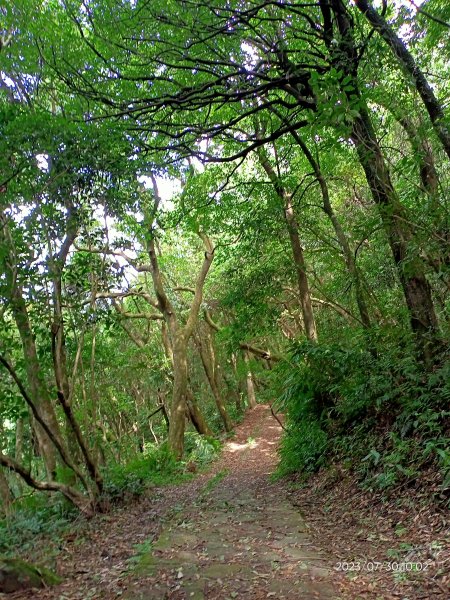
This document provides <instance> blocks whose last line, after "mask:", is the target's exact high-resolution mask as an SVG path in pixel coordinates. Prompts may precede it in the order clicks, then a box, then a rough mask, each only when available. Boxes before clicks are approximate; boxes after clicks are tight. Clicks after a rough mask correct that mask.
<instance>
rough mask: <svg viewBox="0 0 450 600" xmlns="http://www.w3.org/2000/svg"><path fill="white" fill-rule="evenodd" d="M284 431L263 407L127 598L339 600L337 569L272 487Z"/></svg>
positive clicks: (168, 532) (139, 571) (141, 565)
mask: <svg viewBox="0 0 450 600" xmlns="http://www.w3.org/2000/svg"><path fill="white" fill-rule="evenodd" d="M280 430H281V428H280V426H279V425H278V423H277V422H276V421H275V420H274V419H273V417H272V416H271V414H270V411H269V409H268V408H267V407H264V406H259V407H257V408H256V409H255V410H254V411H252V413H251V414H249V416H248V418H246V421H245V423H244V424H243V425H241V426H240V427H239V428H238V429H237V435H236V437H235V438H234V439H233V440H232V441H230V442H228V443H227V445H226V447H225V449H224V451H223V453H222V456H221V458H220V459H219V460H218V461H217V462H216V463H215V465H214V468H213V470H212V471H211V472H210V473H209V474H208V476H206V477H205V483H204V485H203V487H202V489H201V491H200V492H199V493H198V495H197V496H196V497H193V498H192V499H191V500H190V501H189V502H188V503H187V504H186V505H185V507H184V509H183V510H182V511H181V512H180V513H178V514H176V515H175V516H174V517H173V519H172V521H171V522H169V523H167V524H166V525H165V527H164V528H163V530H162V532H161V534H160V536H159V538H158V539H157V540H155V541H154V542H153V543H152V544H151V546H149V548H148V549H146V551H143V552H142V551H141V552H140V553H139V555H138V556H137V558H136V563H137V564H136V567H135V573H134V578H133V582H132V583H131V586H128V587H127V591H126V594H125V596H124V597H125V598H127V600H147V599H148V600H153V599H164V598H172V599H174V600H178V599H180V600H181V599H192V600H201V599H204V598H205V599H208V600H213V599H223V600H228V599H232V598H238V599H244V600H259V599H262V598H274V599H276V600H282V599H286V600H288V599H289V600H291V599H292V600H294V599H297V598H298V599H300V598H301V599H303V600H309V599H317V598H320V599H324V600H328V599H337V598H339V596H338V593H337V591H336V590H335V589H334V586H333V565H332V562H331V560H330V558H328V557H327V555H326V553H324V552H323V551H321V550H320V549H319V548H316V547H314V546H313V544H312V542H311V540H310V538H309V536H308V531H307V524H306V523H305V520H304V518H303V517H302V515H301V514H300V513H299V512H297V511H296V509H295V508H294V507H292V505H291V504H290V503H289V502H288V501H287V500H286V499H285V493H284V490H283V485H282V484H280V483H279V482H271V481H270V474H271V473H272V472H273V470H274V469H275V467H276V463H277V455H276V448H277V444H278V440H279V436H280Z"/></svg>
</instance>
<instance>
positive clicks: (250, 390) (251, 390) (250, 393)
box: [243, 350, 257, 408]
mask: <svg viewBox="0 0 450 600" xmlns="http://www.w3.org/2000/svg"><path fill="white" fill-rule="evenodd" d="M243 356H244V362H245V366H246V367H247V374H246V383H247V398H248V406H249V408H255V407H256V404H257V402H256V394H255V384H254V382H253V374H252V371H251V369H250V357H249V354H248V351H247V350H244V352H243Z"/></svg>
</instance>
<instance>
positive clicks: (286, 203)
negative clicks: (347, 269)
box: [257, 132, 317, 342]
mask: <svg viewBox="0 0 450 600" xmlns="http://www.w3.org/2000/svg"><path fill="white" fill-rule="evenodd" d="M257 135H259V132H257ZM257 155H258V158H259V162H260V164H261V166H262V167H263V169H264V171H265V172H266V173H267V175H268V177H269V179H270V181H271V182H272V184H273V186H274V189H275V192H276V194H277V196H278V198H279V199H280V200H281V202H282V203H283V211H284V217H285V220H286V224H287V229H288V234H289V240H290V243H291V250H292V256H293V259H294V265H295V270H296V274H297V285H298V291H299V297H300V305H301V309H302V315H303V322H304V326H305V334H306V338H307V339H308V340H309V341H311V342H317V328H316V322H315V319H314V310H313V306H312V302H311V294H310V291H309V284H308V277H307V275H306V265H305V257H304V255H303V248H302V244H301V242H300V235H299V229H298V223H297V219H296V218H295V213H294V207H293V206H292V200H291V195H290V194H289V192H288V191H287V189H286V188H285V187H284V186H283V184H282V182H281V181H280V178H279V177H278V176H277V174H276V172H275V170H274V168H273V166H272V165H271V163H270V161H269V159H268V157H267V154H266V153H265V151H264V150H263V149H262V148H260V149H259V150H258V151H257Z"/></svg>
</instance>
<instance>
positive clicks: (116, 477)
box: [0, 431, 221, 556]
mask: <svg viewBox="0 0 450 600" xmlns="http://www.w3.org/2000/svg"><path fill="white" fill-rule="evenodd" d="M220 448H221V443H220V442H219V441H218V440H216V439H214V438H208V437H204V436H200V435H199V434H198V433H196V432H191V431H188V432H186V437H185V458H184V460H183V461H177V460H175V459H174V457H173V456H172V455H171V454H170V452H169V451H168V448H167V445H166V444H161V445H159V446H157V445H156V444H146V445H145V447H144V452H143V453H142V454H140V455H138V456H135V457H134V458H131V459H130V460H129V461H128V462H127V463H126V464H118V463H116V464H109V465H108V466H107V467H106V468H104V469H103V477H104V491H103V498H102V503H103V504H104V505H105V504H106V505H110V506H114V505H115V504H123V503H125V502H129V501H130V500H132V499H136V498H138V497H139V496H141V495H142V494H144V493H146V492H148V491H149V490H151V489H152V488H153V487H156V486H163V485H167V484H174V483H182V482H184V481H186V480H188V479H190V478H192V477H193V474H192V472H190V470H189V466H191V467H192V465H195V469H194V470H197V469H201V468H202V467H205V466H206V465H208V464H209V463H210V462H211V461H212V460H213V459H214V458H215V457H216V456H217V455H218V453H219V451H220ZM66 475H67V474H66V473H65V471H64V469H62V470H61V472H60V473H58V478H59V480H63V479H64V478H65V477H66ZM13 506H14V510H13V511H12V513H11V514H10V515H9V517H8V518H3V519H0V555H3V556H13V555H15V554H16V553H17V552H18V551H20V553H21V554H22V555H27V554H30V553H31V554H33V553H34V550H35V549H38V548H40V547H42V546H46V547H47V549H48V550H49V551H50V548H52V550H51V552H53V553H54V554H57V553H58V552H59V546H60V543H61V542H62V539H63V536H64V535H65V534H66V533H67V532H68V531H71V532H73V531H75V530H77V528H78V527H81V528H82V527H83V523H84V519H82V518H81V517H80V514H79V512H78V511H77V509H75V508H74V507H73V506H72V504H70V503H69V502H68V501H67V500H66V499H65V498H64V497H63V496H61V495H60V494H51V495H49V494H43V493H39V492H32V493H29V494H27V495H26V496H23V497H20V496H19V497H18V498H16V500H15V501H14V505H13ZM44 540H46V541H45V542H44V543H43V541H44ZM51 552H50V553H51Z"/></svg>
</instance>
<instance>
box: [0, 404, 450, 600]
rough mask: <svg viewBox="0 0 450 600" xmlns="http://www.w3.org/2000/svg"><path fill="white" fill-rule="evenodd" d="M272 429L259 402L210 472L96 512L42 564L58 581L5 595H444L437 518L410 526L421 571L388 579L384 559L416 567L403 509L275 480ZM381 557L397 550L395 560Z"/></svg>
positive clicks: (48, 598)
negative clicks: (422, 547) (418, 543)
mask: <svg viewBox="0 0 450 600" xmlns="http://www.w3.org/2000/svg"><path fill="white" fill-rule="evenodd" d="M280 433H281V427H280V426H279V424H278V423H277V422H276V421H275V420H274V419H273V417H272V416H271V414H270V411H269V409H268V407H266V406H258V407H257V408H256V409H254V410H253V411H251V412H249V413H248V415H247V417H246V419H245V422H244V423H243V424H242V425H240V426H239V427H238V428H237V429H236V436H235V437H234V438H233V439H232V440H231V441H229V442H228V443H227V444H226V446H225V448H224V450H223V452H222V454H221V456H220V458H219V459H218V460H217V461H216V462H215V463H214V465H213V467H212V468H211V469H210V470H209V471H208V473H203V474H200V475H198V476H197V477H196V478H195V479H194V480H193V481H191V482H188V483H185V484H182V485H174V486H169V487H164V488H160V489H155V490H150V491H149V493H148V494H147V496H146V497H144V498H142V499H141V500H140V501H138V502H130V504H129V505H128V506H127V507H125V508H122V509H117V510H114V511H113V512H111V513H110V514H109V515H107V516H98V517H96V518H95V519H93V520H92V521H91V522H90V524H89V526H85V527H83V528H81V531H80V532H79V533H78V534H73V535H72V536H67V539H66V541H65V543H64V545H63V546H62V548H61V549H60V552H59V554H58V556H57V557H56V562H55V564H54V565H49V566H53V567H56V570H57V572H58V573H59V574H61V575H62V576H63V577H64V579H65V580H64V583H62V584H60V585H58V586H55V587H52V588H47V589H44V590H39V591H38V590H34V591H29V592H22V593H15V594H9V595H8V596H5V597H8V598H9V599H10V600H19V599H20V600H25V599H30V598H36V599H41V600H87V599H97V598H98V599H108V600H112V599H114V598H119V597H122V598H126V599H127V600H144V599H145V600H146V599H148V600H151V599H159V598H161V599H163V598H172V599H174V600H181V599H190V598H192V599H194V600H200V599H203V598H205V599H208V600H213V599H223V600H229V599H230V598H242V599H244V600H252V599H254V600H259V599H262V598H274V599H281V600H282V599H286V600H287V599H297V598H298V599H300V598H301V599H304V600H309V599H316V598H319V599H323V600H328V599H338V598H341V599H349V600H350V599H352V600H356V599H359V598H373V599H374V600H375V599H376V600H382V599H385V600H387V599H389V598H398V597H401V598H408V599H410V600H412V599H418V598H444V597H447V596H446V595H445V586H446V584H448V579H447V580H446V579H445V573H444V571H445V568H446V567H448V564H449V563H448V555H445V548H444V546H445V528H444V521H443V517H442V518H441V517H440V515H439V512H433V513H432V514H431V513H430V512H429V513H428V521H427V519H426V518H422V517H423V515H422V517H418V518H416V521H415V522H416V523H419V525H420V527H423V529H420V527H419V530H418V531H419V534H418V535H419V537H420V539H421V540H422V541H421V543H422V545H423V544H424V543H425V545H427V549H428V550H427V551H428V554H430V552H431V555H430V556H428V559H427V560H428V561H429V564H428V567H427V571H426V572H421V573H417V572H416V573H411V572H403V573H395V572H392V571H388V570H387V569H388V564H389V562H390V563H393V562H394V561H396V562H401V561H402V560H403V562H410V563H413V562H414V563H419V562H420V561H425V557H424V556H422V554H423V553H421V552H420V549H419V550H417V552H414V551H411V548H409V555H407V554H405V552H406V550H405V548H406V547H405V548H404V550H405V551H400V544H401V543H404V544H406V543H409V544H410V545H411V541H410V539H413V538H412V537H411V536H412V535H413V534H412V532H410V537H407V536H406V535H404V529H405V526H404V524H405V523H406V521H407V520H408V519H409V520H410V516H408V515H409V513H406V512H405V511H403V513H402V516H401V518H400V520H399V516H398V515H397V514H393V513H390V514H389V515H388V514H385V515H384V520H383V519H382V518H381V517H382V516H383V509H380V510H379V511H378V512H377V511H376V510H375V512H374V511H373V510H372V511H370V510H369V509H368V507H367V505H366V506H364V505H363V504H364V502H366V499H367V495H360V496H359V495H356V489H355V488H354V487H351V484H352V482H349V481H345V477H342V478H341V479H342V481H341V482H340V483H338V484H337V482H336V481H334V482H332V483H331V482H330V480H329V479H327V478H326V477H325V478H323V477H322V476H319V477H318V478H316V479H313V480H312V482H311V483H309V484H308V486H307V487H305V488H303V489H297V490H295V491H292V489H291V487H290V484H289V482H279V481H277V482H273V481H272V480H271V478H270V475H271V473H273V471H274V470H275V467H276V464H277V460H278V459H277V452H276V450H277V445H278V441H279V437H280ZM349 485H350V488H349ZM296 505H297V506H296ZM298 506H300V508H301V511H299V509H298ZM391 508H392V507H391ZM411 514H413V518H415V513H414V512H412V513H411ZM418 514H419V515H420V513H418ZM436 519H437V520H436ZM392 523H394V524H395V526H394V528H392V527H391V525H392ZM399 523H400V525H402V527H399ZM408 523H409V521H408ZM386 524H389V527H388V526H387V525H386ZM408 526H409V525H408ZM389 528H390V529H389ZM388 530H389V531H388ZM407 531H408V532H409V531H410V530H409V529H407ZM388 533H389V535H388ZM408 535H409V534H408ZM392 536H394V537H392ZM394 539H395V542H396V546H394V545H392V542H393V541H394ZM414 539H415V538H414ZM414 543H415V542H414V541H413V542H412V548H413V549H414V548H415V546H414ZM430 548H431V550H430ZM389 549H391V550H392V551H398V552H399V553H398V558H397V555H393V554H392V552H391V554H389V552H388V550H389ZM447 549H448V546H447ZM364 559H365V560H366V562H365V563H364V567H362V566H361V565H362V564H363V560H364ZM358 560H359V562H360V569H359V570H356V566H353V569H352V570H350V567H349V566H348V564H349V563H353V564H354V565H355V564H356V562H357V561H358ZM344 563H346V564H347V566H346V567H345V566H344ZM378 563H379V564H378ZM369 564H372V570H369ZM0 596H1V594H0Z"/></svg>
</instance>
